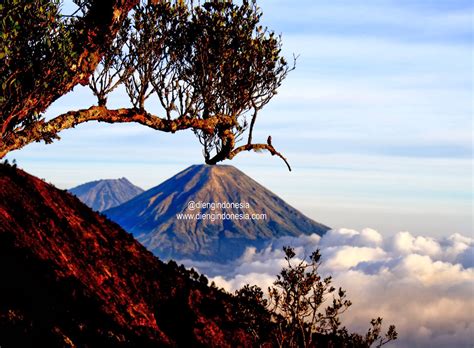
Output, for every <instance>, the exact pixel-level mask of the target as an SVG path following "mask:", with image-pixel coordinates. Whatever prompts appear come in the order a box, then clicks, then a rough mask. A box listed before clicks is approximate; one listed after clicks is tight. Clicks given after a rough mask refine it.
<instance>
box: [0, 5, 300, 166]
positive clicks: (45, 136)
mask: <svg viewBox="0 0 474 348" xmlns="http://www.w3.org/2000/svg"><path fill="white" fill-rule="evenodd" d="M75 3H76V4H77V5H78V11H76V13H74V14H73V15H71V16H64V15H63V14H61V13H60V5H61V3H60V1H59V0H52V1H46V0H34V1H31V2H28V4H27V5H25V4H23V2H21V1H19V0H7V1H6V2H5V4H3V5H0V11H1V14H2V18H4V20H3V21H2V25H1V34H2V38H3V39H2V40H3V41H2V44H1V47H0V59H1V60H2V61H1V63H0V66H1V68H0V72H1V77H0V78H1V80H0V82H1V96H0V104H1V110H2V115H1V123H2V143H1V144H0V157H3V156H5V154H6V153H8V152H9V151H12V150H15V149H19V148H21V147H23V146H25V145H27V144H29V143H31V142H34V141H45V142H46V143H49V142H52V141H53V140H54V139H58V138H59V137H58V133H59V132H60V131H61V130H64V129H67V128H72V127H74V126H76V125H78V124H80V123H84V122H89V121H101V122H109V123H116V122H137V123H140V124H143V125H145V126H148V127H151V128H153V129H156V130H159V131H164V132H171V133H174V132H176V131H179V130H185V129H191V130H193V131H194V133H195V134H196V136H197V137H198V139H199V141H200V142H201V144H202V146H203V154H204V158H205V162H206V163H208V164H216V163H218V162H220V161H223V160H225V159H232V158H233V157H234V156H236V155H237V154H238V153H240V152H242V151H262V150H266V151H269V152H270V153H271V154H272V155H277V156H279V157H281V158H282V159H283V160H284V161H285V163H286V164H287V165H288V163H287V161H286V159H285V158H284V157H283V156H282V155H281V154H280V153H279V152H278V151H276V150H275V148H274V147H273V145H272V143H271V141H268V142H267V143H254V142H253V137H252V135H253V129H254V126H255V122H256V119H257V115H258V113H259V111H260V110H261V109H262V108H263V107H264V106H265V105H266V104H267V103H268V102H269V101H270V100H271V98H272V97H273V96H274V95H275V94H276V93H277V89H278V88H279V86H280V85H281V83H282V81H283V80H284V79H285V77H286V76H287V74H288V73H289V72H290V71H291V70H292V69H293V68H294V65H293V66H289V65H288V63H287V62H286V60H285V59H284V58H283V57H282V56H281V38H280V37H279V36H276V35H275V34H274V33H273V32H272V31H270V30H268V29H267V28H264V27H262V26H261V24H260V20H261V16H262V13H261V11H260V9H259V8H258V6H257V5H256V2H255V1H254V0H252V1H250V0H245V1H243V2H242V4H241V5H236V4H233V3H232V1H227V0H225V1H222V0H211V1H208V2H205V3H204V4H203V5H197V6H195V5H194V4H193V2H192V1H191V2H185V1H182V0H177V1H173V2H171V1H159V0H154V1H153V0H148V1H143V0H142V1H138V0H137V1H132V0H129V1H126V0H122V1H119V0H115V1H114V0H107V1H97V0H76V1H75ZM77 84H83V85H85V84H88V85H89V87H90V88H91V90H92V92H93V94H94V95H95V96H96V97H97V105H96V106H91V107H90V108H88V109H83V110H72V111H69V112H67V113H65V114H62V115H58V116H56V117H54V118H53V119H51V120H49V121H46V120H45V119H44V116H43V113H44V111H45V110H46V109H47V108H48V107H49V106H50V105H51V103H52V102H54V101H55V100H57V99H58V98H59V97H60V96H62V95H64V94H65V93H67V92H69V91H70V90H71V89H72V88H73V87H74V86H75V85H77ZM119 86H123V87H124V88H125V90H126V93H127V95H128V97H129V99H130V103H131V107H123V108H119V109H109V108H108V107H107V97H108V95H109V94H110V93H112V92H113V91H114V90H115V89H116V88H117V87H119ZM153 102H154V103H156V104H158V105H160V106H161V110H162V112H163V115H162V116H157V115H153V114H151V113H149V112H148V111H147V105H148V104H147V103H153ZM244 136H245V141H244V139H243V138H244ZM269 139H270V137H269ZM239 142H243V144H242V145H240V146H239V145H238V143H239ZM288 168H289V169H290V170H291V168H290V166H289V165H288Z"/></svg>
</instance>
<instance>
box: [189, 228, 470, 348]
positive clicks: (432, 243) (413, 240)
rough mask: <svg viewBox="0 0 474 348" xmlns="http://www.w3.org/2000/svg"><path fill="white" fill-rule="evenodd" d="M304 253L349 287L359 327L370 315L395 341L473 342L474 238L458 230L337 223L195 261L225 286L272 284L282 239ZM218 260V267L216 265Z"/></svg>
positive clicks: (350, 315) (354, 326)
mask: <svg viewBox="0 0 474 348" xmlns="http://www.w3.org/2000/svg"><path fill="white" fill-rule="evenodd" d="M284 245H291V246H293V247H295V251H296V258H297V259H298V260H301V259H303V258H305V257H306V256H308V255H310V253H311V252H312V251H314V250H315V249H317V248H319V249H320V250H321V254H322V256H323V265H322V267H321V273H323V274H324V275H332V276H333V278H334V284H335V285H336V286H341V287H343V288H344V289H346V290H347V292H348V297H349V299H351V301H352V302H353V306H352V307H351V309H350V310H349V311H348V312H346V313H345V314H344V315H343V323H344V324H345V325H346V326H348V327H349V328H350V329H351V330H354V331H358V332H361V333H362V332H364V331H365V330H367V328H368V325H369V321H370V319H371V318H374V317H377V316H382V317H383V318H384V322H385V323H386V324H387V325H388V324H391V323H393V324H395V325H396V326H397V330H398V332H399V337H400V339H399V340H397V341H396V342H395V343H394V346H397V347H407V346H416V347H446V346H452V347H454V346H455V347H470V346H471V345H472V342H473V340H474V315H473V313H474V301H473V299H472V296H473V293H474V239H473V238H471V237H468V236H463V235H460V234H453V235H451V236H449V237H443V238H438V239H435V238H431V237H424V236H414V235H412V234H411V233H409V232H406V231H404V232H399V233H396V234H395V235H393V236H390V237H384V236H382V235H381V234H380V233H379V232H377V231H376V230H373V229H369V228H366V229H363V230H361V231H357V230H353V229H347V228H342V229H339V230H331V231H329V232H328V233H327V234H326V235H324V236H322V237H320V236H317V235H310V236H306V235H304V236H300V237H284V238H280V239H277V240H275V241H274V242H273V243H272V244H271V245H269V246H267V247H266V248H264V249H263V250H260V251H258V250H256V249H255V248H249V249H247V250H246V252H245V253H244V254H243V255H242V257H240V258H239V259H238V260H237V261H235V262H232V263H229V264H227V265H222V264H221V265H214V264H212V263H202V262H201V263H199V264H197V263H193V262H192V261H189V260H188V261H187V264H188V265H190V264H191V263H192V264H193V265H195V266H196V267H197V268H198V269H199V270H200V271H203V272H204V273H206V274H208V275H210V280H212V281H214V282H215V283H216V284H217V285H218V286H219V287H223V288H225V289H226V290H228V291H231V292H233V291H235V290H236V289H239V288H240V287H242V286H243V285H245V284H247V283H249V284H257V285H259V286H260V287H262V289H266V288H267V287H268V286H270V285H271V284H272V283H273V281H274V279H275V275H276V274H277V273H278V272H279V270H280V269H281V268H282V266H284V262H283V252H282V246H284ZM216 267H217V268H216Z"/></svg>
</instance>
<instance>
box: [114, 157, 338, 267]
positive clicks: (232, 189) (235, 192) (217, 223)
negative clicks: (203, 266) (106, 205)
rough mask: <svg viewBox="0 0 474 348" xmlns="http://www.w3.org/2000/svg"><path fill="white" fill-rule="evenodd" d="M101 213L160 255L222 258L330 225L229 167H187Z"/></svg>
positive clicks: (210, 258)
mask: <svg viewBox="0 0 474 348" xmlns="http://www.w3.org/2000/svg"><path fill="white" fill-rule="evenodd" d="M190 204H195V205H196V206H195V207H194V208H192V207H190ZM105 214H106V215H107V216H109V217H110V218H111V219H112V220H114V221H115V222H117V223H118V224H120V225H121V226H122V227H123V228H124V229H125V230H127V231H129V232H131V233H133V234H134V235H135V236H136V237H137V238H138V240H140V241H141V242H142V243H143V244H144V245H145V246H146V247H147V248H148V249H150V250H152V251H153V252H154V253H155V254H156V255H158V256H160V257H162V258H178V259H179V258H194V259H204V260H218V261H224V260H228V259H233V258H237V257H239V256H240V255H241V254H242V252H243V251H244V250H245V248H246V247H247V246H256V247H262V246H263V245H264V244H266V243H267V242H268V241H269V240H271V239H273V238H278V237H281V236H285V235H291V236H296V235H300V234H311V233H317V234H322V233H324V232H325V231H327V230H328V229H329V227H327V226H324V225H322V224H320V223H317V222H315V221H313V220H311V219H310V218H308V217H306V216H305V215H303V214H302V213H301V212H299V211H298V210H296V209H295V208H293V207H291V206H289V205H288V204H287V203H285V202H284V201H283V200H282V199H281V198H279V197H278V196H277V195H275V194H274V193H272V192H270V191H269V190H268V189H266V188H265V187H263V186H262V185H260V184H259V183H257V182H256V181H255V180H253V179H252V178H250V177H249V176H247V175H246V174H245V173H243V172H242V171H240V170H239V169H237V168H235V167H234V166H230V165H205V164H200V165H192V166H190V167H188V168H186V169H185V170H183V171H181V172H179V173H178V174H176V175H175V176H173V177H171V178H169V179H168V180H166V181H164V182H163V183H162V184H160V185H158V186H156V187H154V188H152V189H150V190H148V191H146V192H144V193H142V194H140V195H138V196H137V197H135V198H133V199H132V200H130V201H128V202H126V203H124V204H122V205H120V206H117V207H115V208H111V209H109V210H107V211H105ZM191 215H192V216H191Z"/></svg>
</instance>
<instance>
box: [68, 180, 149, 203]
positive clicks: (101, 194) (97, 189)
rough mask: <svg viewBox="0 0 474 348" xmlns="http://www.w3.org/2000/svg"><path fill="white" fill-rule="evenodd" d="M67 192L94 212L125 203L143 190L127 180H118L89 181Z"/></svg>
mask: <svg viewBox="0 0 474 348" xmlns="http://www.w3.org/2000/svg"><path fill="white" fill-rule="evenodd" d="M68 191H69V192H70V193H72V194H73V195H75V196H76V197H77V198H79V199H80V200H81V201H82V202H83V203H85V204H86V205H88V206H89V207H91V208H92V209H94V210H95V211H102V210H106V209H109V208H113V207H116V206H118V205H120V204H122V203H125V202H126V201H128V200H130V199H132V198H134V197H135V196H137V195H139V194H140V193H142V192H143V189H142V188H140V187H138V186H135V185H133V184H132V183H131V182H130V181H128V179H127V178H120V179H104V180H96V181H91V182H87V183H85V184H82V185H79V186H76V187H73V188H71V189H69V190H68Z"/></svg>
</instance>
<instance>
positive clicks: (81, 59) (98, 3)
mask: <svg viewBox="0 0 474 348" xmlns="http://www.w3.org/2000/svg"><path fill="white" fill-rule="evenodd" d="M137 3H138V0H91V1H90V9H89V10H88V12H87V14H86V15H85V16H84V17H83V18H79V19H78V20H77V21H76V22H75V24H74V27H73V28H72V29H71V30H72V31H71V35H72V37H73V39H74V42H76V43H77V44H76V45H75V47H74V49H73V51H74V52H71V56H72V55H73V53H74V54H75V55H76V57H77V59H75V63H74V64H72V65H71V66H68V67H64V66H63V65H62V63H61V62H58V64H57V65H54V66H50V67H49V70H48V71H43V70H41V69H38V71H31V70H28V71H26V72H24V75H25V76H24V79H26V80H27V81H29V83H24V84H23V86H22V87H23V89H22V90H21V95H14V96H13V95H12V96H10V99H12V100H17V99H18V100H19V99H21V100H22V103H21V105H17V106H13V108H12V110H2V112H3V115H2V125H1V132H2V136H3V135H5V134H7V133H11V132H13V129H14V127H15V125H16V124H18V123H19V122H20V121H21V120H23V119H26V118H28V117H30V116H31V115H34V114H40V113H42V112H44V111H45V110H46V109H47V108H48V107H49V106H50V105H51V104H52V103H53V102H54V101H55V100H56V99H58V98H59V97H61V96H62V95H64V94H66V93H67V92H69V91H70V90H72V88H73V87H74V86H76V85H77V84H83V85H86V84H87V83H88V80H89V76H90V75H91V74H92V73H93V72H94V70H95V68H96V66H97V64H98V63H99V62H100V60H101V58H102V56H103V54H104V51H105V48H106V47H108V46H109V45H110V43H111V42H112V40H113V38H114V37H115V35H116V33H117V31H118V30H119V28H120V27H121V25H122V23H123V21H124V19H125V18H126V17H127V15H128V12H129V11H130V10H131V9H132V7H133V6H134V5H135V4H137ZM65 72H67V73H68V74H70V75H69V78H66V79H64V78H60V77H62V76H63V74H65ZM33 81H36V82H35V83H33ZM40 82H41V83H40ZM38 86H39V87H38ZM45 86H46V87H45Z"/></svg>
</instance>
